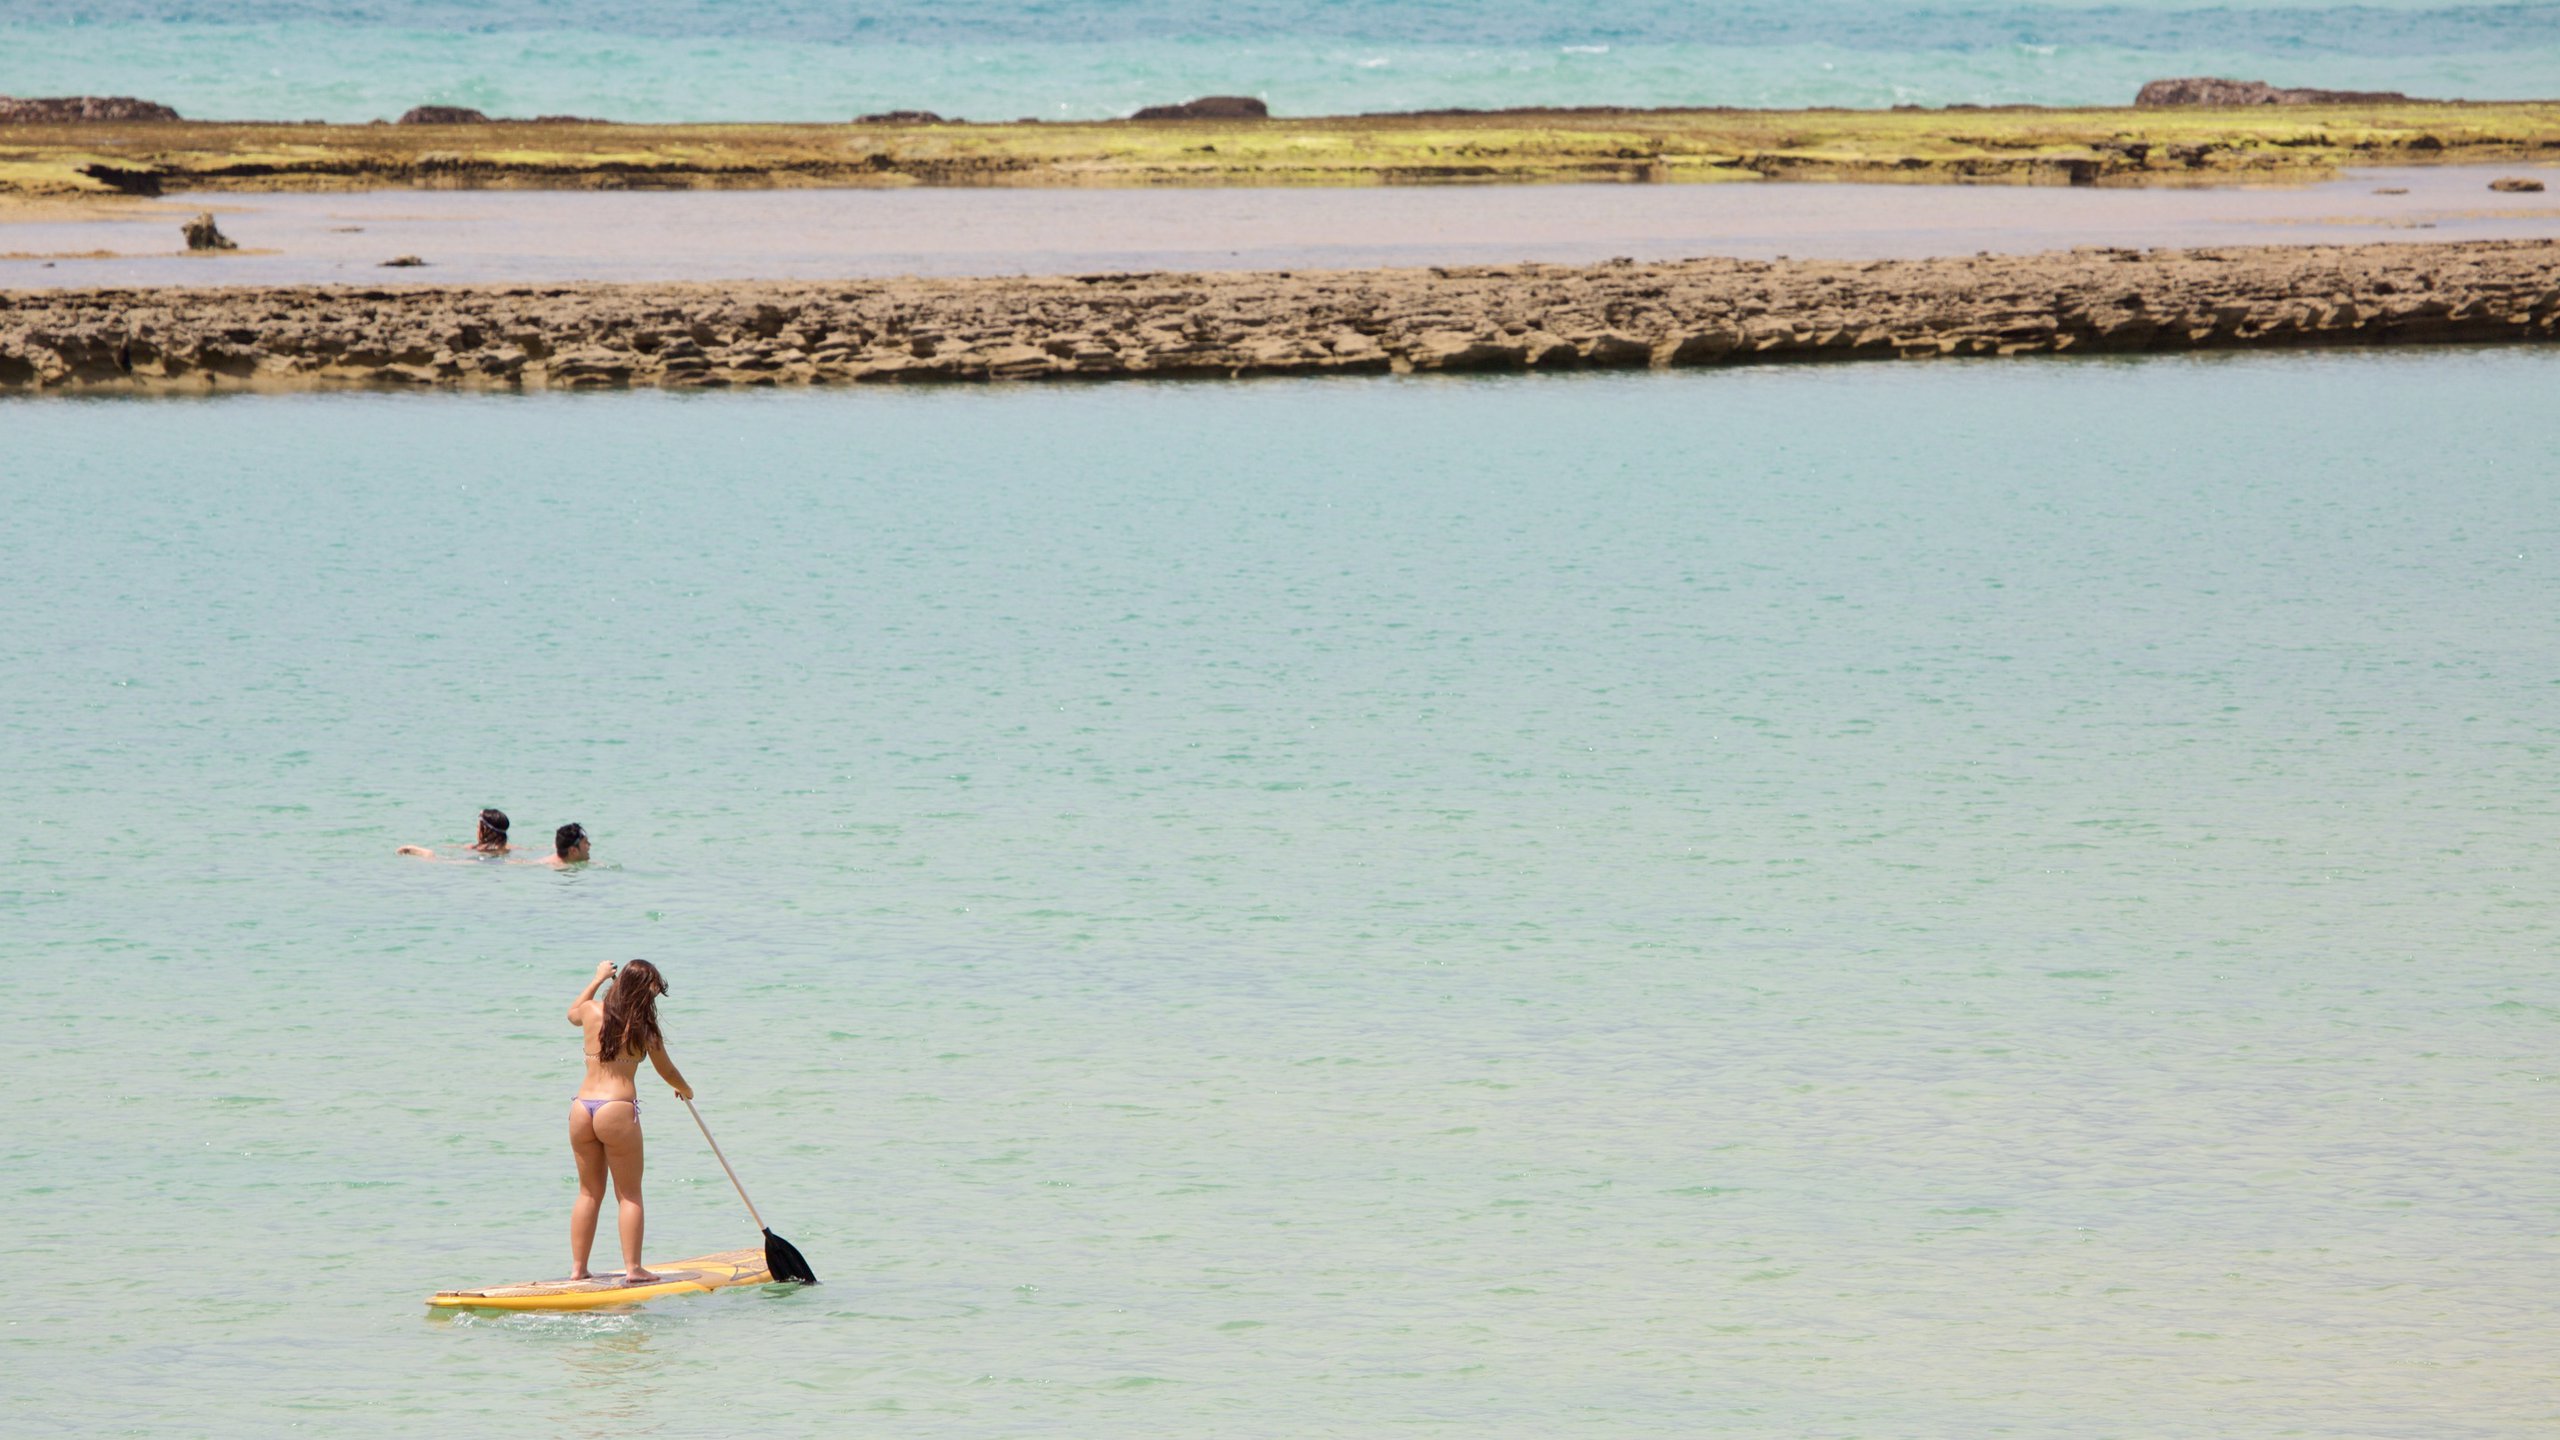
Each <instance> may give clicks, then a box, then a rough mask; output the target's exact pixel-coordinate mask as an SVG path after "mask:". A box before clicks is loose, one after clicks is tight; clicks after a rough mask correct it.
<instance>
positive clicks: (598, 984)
mask: <svg viewBox="0 0 2560 1440" xmlns="http://www.w3.org/2000/svg"><path fill="white" fill-rule="evenodd" d="M612 978H613V962H612V961H610V960H599V961H597V962H596V975H595V978H594V979H592V980H590V981H588V982H587V988H586V989H584V990H581V991H579V992H578V998H577V999H575V1000H572V1001H570V1002H569V1023H570V1024H572V1025H576V1026H580V1027H583V1026H585V1024H586V1023H587V1017H586V1016H584V1015H581V1014H579V1013H578V1012H579V1011H581V1010H584V1009H586V1008H587V1002H588V1001H590V1000H593V999H594V998H596V992H597V991H598V990H601V989H603V988H604V982H606V981H607V980H610V979H612Z"/></svg>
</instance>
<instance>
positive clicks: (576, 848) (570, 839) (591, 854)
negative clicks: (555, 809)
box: [539, 820, 596, 870]
mask: <svg viewBox="0 0 2560 1440" xmlns="http://www.w3.org/2000/svg"><path fill="white" fill-rule="evenodd" d="M595 851H596V847H595V842H594V841H592V840H589V839H588V838H587V827H586V826H584V825H580V824H578V823H577V822H576V821H574V820H573V821H571V822H570V823H568V824H566V825H563V826H561V827H560V828H559V829H558V830H556V831H554V832H553V833H552V836H551V858H550V859H548V860H544V861H541V862H539V863H541V864H544V865H548V866H550V867H551V868H552V869H554V870H566V869H568V868H569V867H570V866H572V865H584V864H586V863H587V862H588V861H589V860H592V859H594V858H595Z"/></svg>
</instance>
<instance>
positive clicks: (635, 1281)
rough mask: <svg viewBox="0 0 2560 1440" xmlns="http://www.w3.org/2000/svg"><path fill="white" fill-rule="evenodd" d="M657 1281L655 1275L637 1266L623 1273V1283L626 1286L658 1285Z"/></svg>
mask: <svg viewBox="0 0 2560 1440" xmlns="http://www.w3.org/2000/svg"><path fill="white" fill-rule="evenodd" d="M657 1279H658V1277H657V1276H656V1275H655V1274H654V1273H652V1272H650V1271H647V1270H643V1269H641V1268H639V1267H638V1266H636V1265H635V1266H633V1267H632V1268H630V1269H628V1270H625V1271H623V1272H622V1283H623V1284H625V1285H649V1284H654V1283H656V1281H657Z"/></svg>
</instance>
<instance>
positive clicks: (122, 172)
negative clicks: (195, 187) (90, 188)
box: [80, 163, 160, 195]
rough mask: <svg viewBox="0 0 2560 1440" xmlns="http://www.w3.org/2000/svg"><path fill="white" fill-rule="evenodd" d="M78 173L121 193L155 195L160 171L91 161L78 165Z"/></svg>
mask: <svg viewBox="0 0 2560 1440" xmlns="http://www.w3.org/2000/svg"><path fill="white" fill-rule="evenodd" d="M80 173H81V174H83V175H86V176H88V177H89V178H90V179H92V180H95V181H97V182H98V183H99V184H101V185H104V186H106V187H107V188H108V189H110V190H113V191H116V192H117V193H118V194H122V195H157V194H159V193H160V172H159V171H157V170H128V169H126V168H124V167H123V166H121V165H105V164H97V163H91V164H88V165H83V166H81V167H80Z"/></svg>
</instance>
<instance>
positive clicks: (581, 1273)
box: [569, 1265, 596, 1280]
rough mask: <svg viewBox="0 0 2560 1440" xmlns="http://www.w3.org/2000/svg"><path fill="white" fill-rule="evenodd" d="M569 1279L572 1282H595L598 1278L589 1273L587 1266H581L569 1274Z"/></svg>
mask: <svg viewBox="0 0 2560 1440" xmlns="http://www.w3.org/2000/svg"><path fill="white" fill-rule="evenodd" d="M569 1278H570V1279H572V1280H593V1279H594V1278H596V1277H595V1276H594V1275H593V1274H592V1273H590V1272H589V1271H588V1269H587V1267H586V1266H584V1265H581V1266H579V1267H578V1268H577V1269H575V1270H572V1271H570V1272H569Z"/></svg>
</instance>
